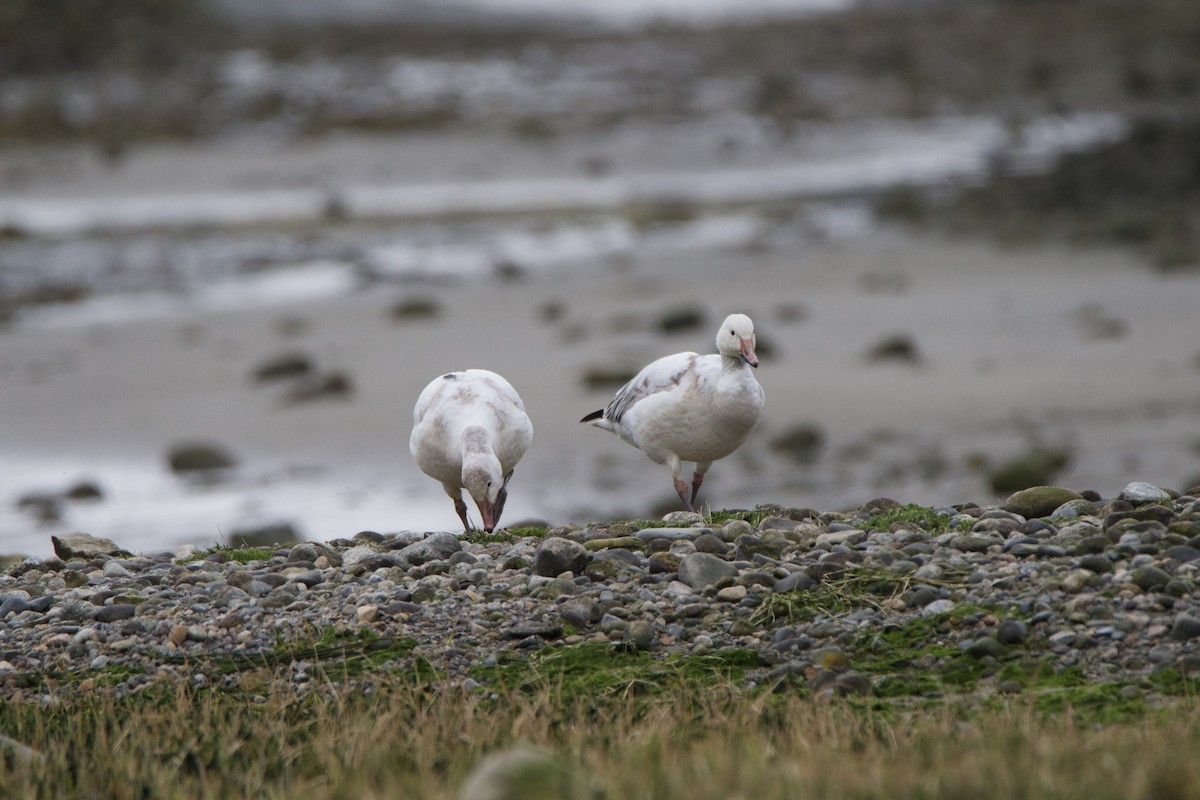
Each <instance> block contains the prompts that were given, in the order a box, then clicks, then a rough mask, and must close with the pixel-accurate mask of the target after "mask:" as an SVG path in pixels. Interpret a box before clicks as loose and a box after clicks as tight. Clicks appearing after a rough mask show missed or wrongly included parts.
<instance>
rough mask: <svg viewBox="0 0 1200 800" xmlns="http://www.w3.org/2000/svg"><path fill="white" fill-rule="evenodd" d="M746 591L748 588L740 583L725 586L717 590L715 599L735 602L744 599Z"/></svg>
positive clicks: (747, 591)
mask: <svg viewBox="0 0 1200 800" xmlns="http://www.w3.org/2000/svg"><path fill="white" fill-rule="evenodd" d="M748 593H749V590H747V589H746V587H745V586H742V585H741V584H738V585H736V586H726V587H725V588H724V589H721V590H720V591H719V592H717V599H718V600H722V601H724V602H726V603H737V602H739V601H741V600H745V599H746V595H747V594H748Z"/></svg>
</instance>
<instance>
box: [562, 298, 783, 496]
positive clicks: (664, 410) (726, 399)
mask: <svg viewBox="0 0 1200 800" xmlns="http://www.w3.org/2000/svg"><path fill="white" fill-rule="evenodd" d="M754 346H755V340H754V323H753V322H751V321H750V318H749V317H747V316H746V315H745V314H730V315H729V316H728V317H726V318H725V321H724V322H722V323H721V328H720V330H718V331H717V351H718V353H717V354H716V355H705V356H701V355H697V354H696V353H676V354H675V355H672V356H664V357H663V358H660V359H658V360H657V361H654V362H652V363H650V364H648V365H647V366H646V367H644V368H643V369H642V371H641V372H639V373H638V374H637V375H636V376H634V378H633V380H631V381H630V382H629V383H627V384H625V385H624V386H623V387H621V390H620V391H619V392H617V394H616V396H615V397H613V399H612V400H611V401H610V402H609V404H608V406H607V407H605V408H604V409H602V410H600V411H594V412H592V413H591V414H588V415H587V416H586V417H584V418H583V419H581V420H580V422H590V423H592V424H593V425H595V426H596V427H597V428H603V429H604V430H606V431H612V432H613V433H615V434H616V435H617V436H620V437H621V438H622V439H624V440H625V441H626V442H629V444H631V445H633V446H634V447H636V448H638V449H639V450H641V451H642V452H644V453H645V454H646V455H648V456H649V457H650V460H651V461H654V462H655V463H656V464H666V465H667V466H668V467H670V468H671V478H672V479H673V481H674V483H675V491H676V493H678V495H679V499H681V500H682V501H683V505H684V508H686V509H687V510H688V511H694V510H695V502H696V495H697V493H699V491H700V484H702V483H703V482H704V474H705V473H706V472H708V468H709V467H711V466H712V463H713V462H714V461H716V460H717V459H719V458H724V457H725V456H727V455H729V454H730V453H732V452H733V451H734V450H736V449H738V448H739V447H740V446H741V445H742V442H744V441H746V437H747V436H748V435H749V434H750V431H751V430H753V429H754V426H755V425H756V424H758V420H759V419H760V418H761V417H762V412H763V390H762V387H761V386H759V384H758V381H757V380H755V378H754V373H753V371H752V370H751V367H757V366H758V356H756V355H755V353H754ZM684 461H694V462H695V463H696V471H695V473H694V474H693V475H692V488H691V492H690V494H689V492H688V487H687V484H686V483H684V481H683V480H681V479H680V477H679V471H680V469H681V468H682V462H684Z"/></svg>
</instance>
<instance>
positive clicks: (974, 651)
mask: <svg viewBox="0 0 1200 800" xmlns="http://www.w3.org/2000/svg"><path fill="white" fill-rule="evenodd" d="M966 652H967V654H968V655H972V656H975V657H976V658H983V657H984V656H992V657H993V658H998V657H1000V656H1002V655H1004V645H1002V644H1000V642H999V641H997V640H996V639H993V638H992V637H991V636H983V637H980V638H978V639H976V640H975V641H973V642H971V643H970V644H968V645H967V647H966Z"/></svg>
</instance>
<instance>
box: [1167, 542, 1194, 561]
mask: <svg viewBox="0 0 1200 800" xmlns="http://www.w3.org/2000/svg"><path fill="white" fill-rule="evenodd" d="M1162 554H1163V557H1164V558H1169V559H1171V560H1172V561H1180V562H1185V563H1186V562H1188V561H1195V560H1196V559H1198V558H1200V550H1198V549H1196V548H1195V547H1192V546H1191V545H1186V544H1177V545H1173V546H1172V547H1168V548H1167V549H1166V550H1164V551H1163V553H1162Z"/></svg>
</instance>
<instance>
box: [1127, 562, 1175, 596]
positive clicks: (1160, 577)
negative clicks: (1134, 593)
mask: <svg viewBox="0 0 1200 800" xmlns="http://www.w3.org/2000/svg"><path fill="white" fill-rule="evenodd" d="M1131 580H1132V582H1133V583H1134V584H1135V585H1136V586H1138V588H1140V589H1143V590H1145V591H1149V590H1151V589H1154V588H1156V587H1159V586H1166V585H1167V583H1168V582H1170V580H1171V576H1170V574H1169V573H1168V572H1167V571H1166V570H1164V569H1160V568H1159V567H1155V566H1151V565H1146V566H1143V567H1138V568H1137V569H1136V570H1134V571H1133V576H1132V578H1131Z"/></svg>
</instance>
